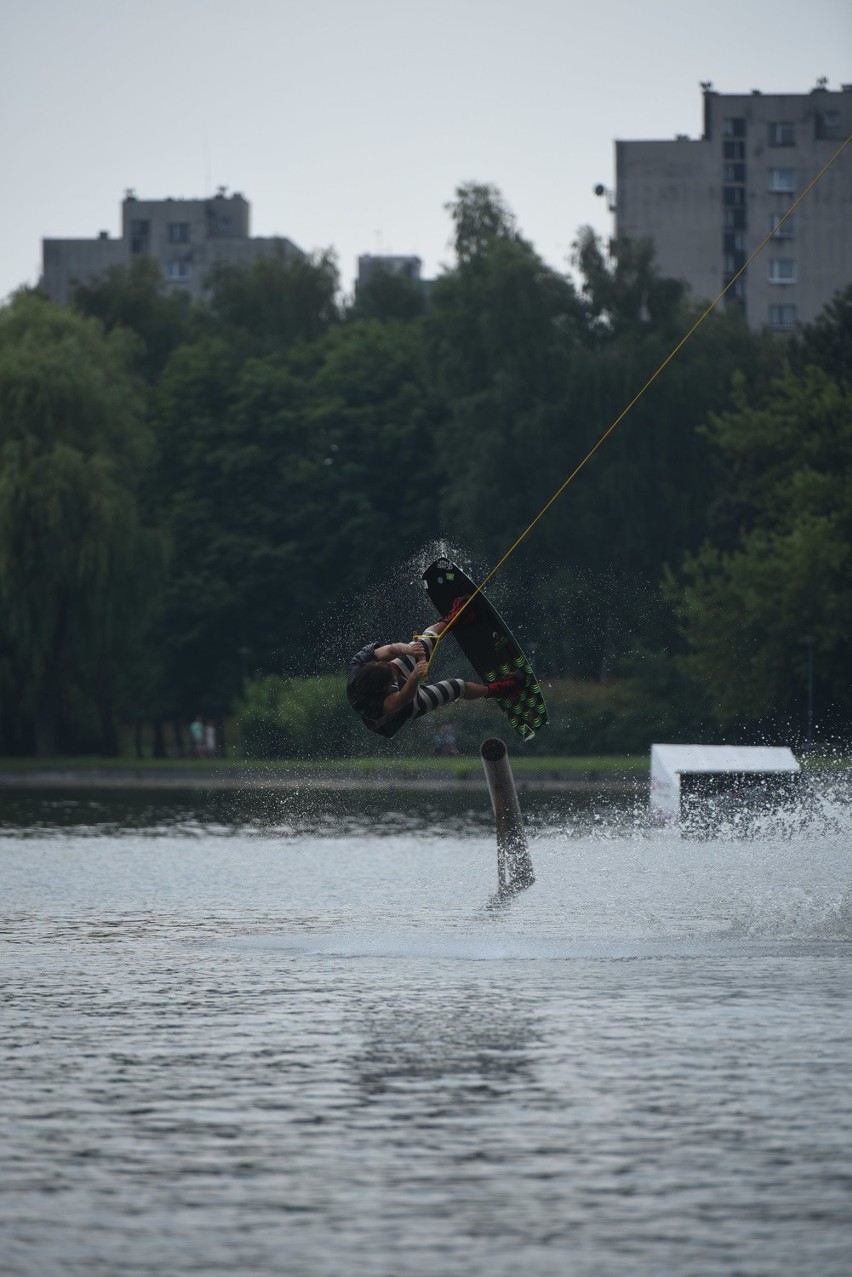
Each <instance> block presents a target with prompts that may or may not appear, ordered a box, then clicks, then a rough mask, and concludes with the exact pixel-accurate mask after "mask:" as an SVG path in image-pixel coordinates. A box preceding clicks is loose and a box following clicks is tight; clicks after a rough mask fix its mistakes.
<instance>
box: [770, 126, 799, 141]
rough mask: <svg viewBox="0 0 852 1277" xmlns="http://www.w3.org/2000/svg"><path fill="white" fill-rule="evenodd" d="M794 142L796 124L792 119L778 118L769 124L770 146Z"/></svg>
mask: <svg viewBox="0 0 852 1277" xmlns="http://www.w3.org/2000/svg"><path fill="white" fill-rule="evenodd" d="M795 142H796V126H795V125H794V124H793V122H792V120H780V121H778V122H773V123H771V124H770V125H769V145H770V146H794V145H795Z"/></svg>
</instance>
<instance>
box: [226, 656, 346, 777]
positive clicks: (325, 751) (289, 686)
mask: <svg viewBox="0 0 852 1277" xmlns="http://www.w3.org/2000/svg"><path fill="white" fill-rule="evenodd" d="M237 730H238V732H239V736H240V752H241V754H242V756H243V757H244V758H312V759H316V758H346V757H348V756H349V755H350V754H352V753H355V752H357V747H356V742H357V735H358V732H362V731H363V730H364V729H363V728H362V727H361V725H360V724H359V722H358V720H357V719H356V717H355V715H354V714H353V713H352V709H351V707H350V705H349V702H348V700H347V698H346V688H345V685H344V681H343V679H342V678H340V677H338V676H336V675H333V674H328V675H325V676H322V677H319V678H302V679H300V678H282V677H280V676H279V675H276V674H268V675H265V676H264V677H261V678H253V679H250V680H248V682H247V684H246V691H245V697H244V699H243V700H242V702H240V704H239V705H238V707H237Z"/></svg>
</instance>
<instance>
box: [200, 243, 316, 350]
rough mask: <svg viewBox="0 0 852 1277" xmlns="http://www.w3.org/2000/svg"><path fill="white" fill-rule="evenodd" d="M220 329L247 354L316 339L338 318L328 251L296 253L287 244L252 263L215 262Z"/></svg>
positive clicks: (215, 312) (214, 305) (215, 314)
mask: <svg viewBox="0 0 852 1277" xmlns="http://www.w3.org/2000/svg"><path fill="white" fill-rule="evenodd" d="M209 286H210V294H211V296H210V312H211V318H212V320H213V322H214V324H215V326H216V328H217V329H218V330H219V331H221V332H222V333H223V334H224V335H225V336H226V337H227V338H228V339H229V341H230V342H231V343H233V344H234V345H236V346H237V347H238V348H240V349H241V350H242V351H243V352H244V353H254V354H268V353H270V352H273V351H279V352H280V351H284V350H288V349H289V348H290V347H291V346H293V345H294V344H295V343H296V342H300V341H307V342H310V341H315V340H316V339H317V338H318V337H321V336H322V334H323V333H324V332H325V331H326V329H327V328H329V327H330V326H331V325H332V324H335V323H337V322H338V320H339V317H340V315H339V309H338V305H337V299H336V294H337V290H338V287H339V278H338V273H337V264H336V262H335V259H334V255H333V254H332V253H330V252H325V253H320V254H318V255H315V256H312V257H302V256H300V255H297V256H294V255H293V254H292V253H290V252H288V251H287V250H286V247H285V245H284V244H283V243H281V244H280V245H278V247H277V251H275V252H273V253H267V254H265V255H264V256H260V257H256V258H254V260H253V261H252V262H251V263H250V264H249V265H235V264H232V263H230V262H224V261H222V262H217V263H216V265H215V266H214V267H213V270H212V271H211V272H210V278H209Z"/></svg>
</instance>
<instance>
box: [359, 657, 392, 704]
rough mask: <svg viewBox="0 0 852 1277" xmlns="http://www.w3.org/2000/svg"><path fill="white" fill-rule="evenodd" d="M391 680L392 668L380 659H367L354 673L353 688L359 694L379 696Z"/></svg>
mask: <svg viewBox="0 0 852 1277" xmlns="http://www.w3.org/2000/svg"><path fill="white" fill-rule="evenodd" d="M392 682H393V670H392V669H391V667H390V666H389V665H384V664H382V662H381V661H367V662H366V664H364V665H362V666H361V668H360V669H359V671H358V673H357V674H356V675H355V690H356V692H357V693H358V695H359V696H379V695H380V694H381V693H382V692H384V691H386V690H387V689H388V688H389V687H390V685H391V683H392Z"/></svg>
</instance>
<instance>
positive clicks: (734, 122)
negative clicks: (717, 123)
mask: <svg viewBox="0 0 852 1277" xmlns="http://www.w3.org/2000/svg"><path fill="white" fill-rule="evenodd" d="M722 132H723V133H724V135H725V137H745V120H744V119H743V118H742V117H741V116H728V118H727V119H726V120H724V121H723V123H722Z"/></svg>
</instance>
